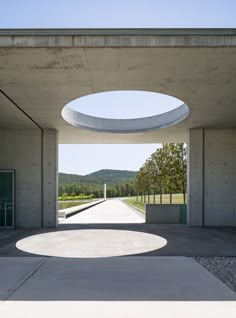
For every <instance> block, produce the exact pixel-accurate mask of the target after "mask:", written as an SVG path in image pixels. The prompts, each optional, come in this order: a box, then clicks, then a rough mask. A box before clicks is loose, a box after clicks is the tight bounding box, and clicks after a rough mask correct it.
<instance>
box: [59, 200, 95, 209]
mask: <svg viewBox="0 0 236 318" xmlns="http://www.w3.org/2000/svg"><path fill="white" fill-rule="evenodd" d="M89 202H92V200H88V201H82V202H78V201H77V202H58V210H63V209H67V208H71V207H73V206H77V205H82V204H85V203H89Z"/></svg>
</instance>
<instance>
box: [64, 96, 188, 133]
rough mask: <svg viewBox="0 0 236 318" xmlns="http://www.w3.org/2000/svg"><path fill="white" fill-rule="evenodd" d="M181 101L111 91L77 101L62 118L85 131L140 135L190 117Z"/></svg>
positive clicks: (68, 105) (69, 104)
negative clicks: (139, 133) (138, 133)
mask: <svg viewBox="0 0 236 318" xmlns="http://www.w3.org/2000/svg"><path fill="white" fill-rule="evenodd" d="M188 113H189V108H188V106H187V105H186V104H185V103H184V102H182V101H181V100H179V99H177V98H175V97H172V96H169V95H165V94H160V93H154V92H146V91H126V90H123V91H108V92H102V93H95V94H90V95H86V96H83V97H80V98H77V99H75V100H73V101H71V102H70V103H68V104H67V105H66V106H65V107H64V108H63V110H62V117H63V118H64V119H65V120H66V121H67V122H68V123H70V124H71V125H73V126H77V127H80V128H83V129H90V130H94V131H99V132H111V133H137V132H142V131H148V130H155V129H160V128H164V127H169V126H172V125H175V124H177V123H178V122H180V121H182V120H183V119H185V118H186V117H187V115H188Z"/></svg>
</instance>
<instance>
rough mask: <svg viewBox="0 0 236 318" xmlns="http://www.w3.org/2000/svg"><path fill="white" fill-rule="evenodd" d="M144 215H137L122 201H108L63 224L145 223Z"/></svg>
mask: <svg viewBox="0 0 236 318" xmlns="http://www.w3.org/2000/svg"><path fill="white" fill-rule="evenodd" d="M143 222H144V215H142V214H141V213H136V212H135V210H134V209H133V208H130V207H129V206H127V205H126V204H124V203H123V202H122V201H121V200H115V199H113V200H107V201H106V202H103V203H102V204H99V205H97V206H95V207H93V208H92V209H88V210H86V211H83V213H78V214H76V215H74V216H72V217H70V218H68V219H66V220H64V221H63V222H61V223H64V224H69V223H74V224H75V223H86V224H88V223H93V224H94V223H96V224H99V223H102V224H104V223H109V224H114V223H126V224H127V223H143Z"/></svg>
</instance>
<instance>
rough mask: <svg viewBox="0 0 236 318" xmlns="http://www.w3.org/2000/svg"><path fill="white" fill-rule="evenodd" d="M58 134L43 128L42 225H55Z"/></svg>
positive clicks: (56, 211)
mask: <svg viewBox="0 0 236 318" xmlns="http://www.w3.org/2000/svg"><path fill="white" fill-rule="evenodd" d="M57 180H58V134H57V131H56V130H54V129H45V130H43V217H42V226H43V227H56V226H57V213H58V209H57V197H58V182H57Z"/></svg>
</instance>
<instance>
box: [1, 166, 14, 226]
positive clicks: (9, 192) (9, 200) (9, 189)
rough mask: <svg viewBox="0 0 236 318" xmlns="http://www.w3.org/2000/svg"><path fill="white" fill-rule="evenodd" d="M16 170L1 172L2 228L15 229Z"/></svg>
mask: <svg viewBox="0 0 236 318" xmlns="http://www.w3.org/2000/svg"><path fill="white" fill-rule="evenodd" d="M14 175H15V172H14V170H0V227H2V228H13V227H14V184H15V181H14V177H15V176H14Z"/></svg>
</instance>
